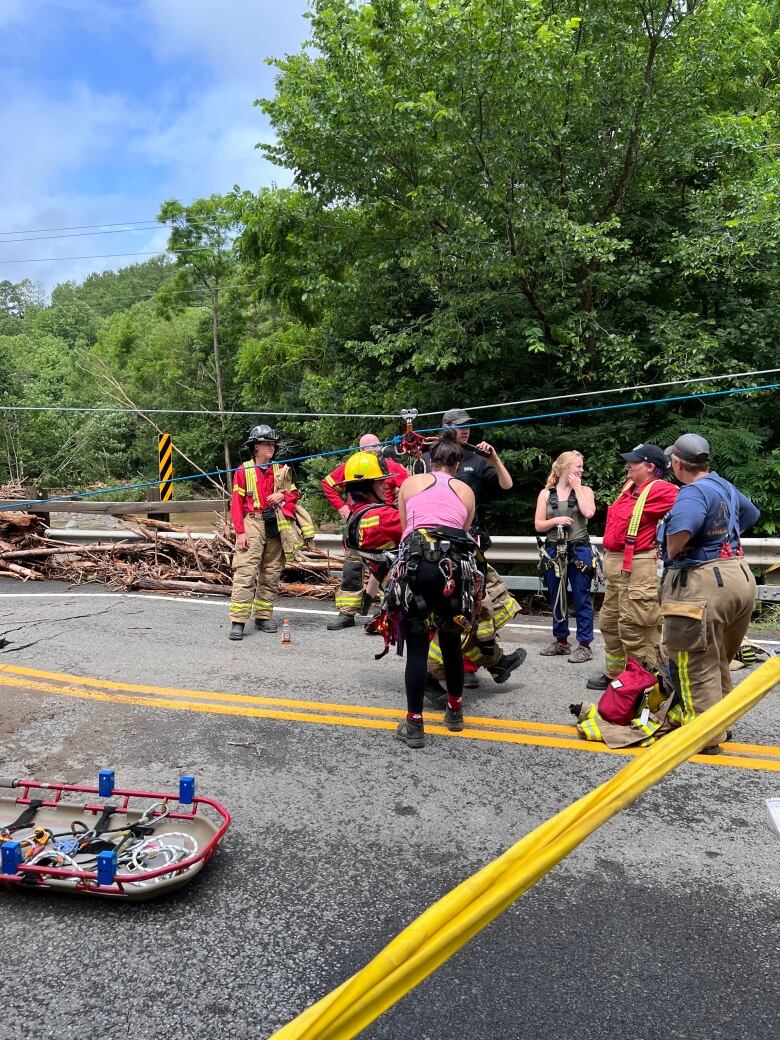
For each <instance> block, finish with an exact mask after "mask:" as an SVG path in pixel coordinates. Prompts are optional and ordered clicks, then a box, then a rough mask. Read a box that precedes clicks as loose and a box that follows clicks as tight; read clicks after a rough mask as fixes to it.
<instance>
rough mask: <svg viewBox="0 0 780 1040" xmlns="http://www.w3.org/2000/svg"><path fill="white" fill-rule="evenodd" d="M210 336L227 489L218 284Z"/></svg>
mask: <svg viewBox="0 0 780 1040" xmlns="http://www.w3.org/2000/svg"><path fill="white" fill-rule="evenodd" d="M211 338H212V343H213V346H214V378H215V380H216V384H217V407H218V408H219V411H220V416H219V421H220V423H221V425H222V448H223V451H224V455H225V469H226V470H228V472H227V473H226V474H225V477H226V480H227V486H228V491H232V490H233V478H232V474H231V473H230V470H232V468H233V466H232V464H231V462H230V445H229V443H228V435H227V429H226V427H225V396H224V394H223V393H222V365H221V364H220V359H219V286H218V285H215V286H214V289H213V290H212V294H211Z"/></svg>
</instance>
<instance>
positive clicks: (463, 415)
mask: <svg viewBox="0 0 780 1040" xmlns="http://www.w3.org/2000/svg"><path fill="white" fill-rule="evenodd" d="M441 422H442V426H465V425H466V424H467V423H470V422H471V416H470V415H469V413H468V412H467V411H466V409H465V408H450V409H449V411H446V412H445V413H444V416H443V418H442V421H441Z"/></svg>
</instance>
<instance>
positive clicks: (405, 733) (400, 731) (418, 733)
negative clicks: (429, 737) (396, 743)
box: [395, 719, 425, 748]
mask: <svg viewBox="0 0 780 1040" xmlns="http://www.w3.org/2000/svg"><path fill="white" fill-rule="evenodd" d="M395 735H396V737H397V738H398V739H399V740H402V741H403V742H404V744H406V746H407V747H411V748H418V747H425V728H424V726H423V724H422V722H410V721H409V719H404V720H403V721H402V722H399V723H398V727H397V729H396V731H395Z"/></svg>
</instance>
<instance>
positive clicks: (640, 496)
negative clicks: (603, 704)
mask: <svg viewBox="0 0 780 1040" xmlns="http://www.w3.org/2000/svg"><path fill="white" fill-rule="evenodd" d="M621 458H622V459H624V461H625V463H626V474H627V476H628V480H627V481H626V483H625V484H624V485H623V488H622V490H621V492H620V494H619V495H618V497H617V498H616V499H615V501H614V502H613V503H612V505H611V506H609V508H608V509H607V522H606V527H605V529H604V541H603V546H604V574H605V581H606V585H605V589H604V603H603V606H602V608H601V612H600V614H599V627H600V628H601V634H602V637H603V639H604V652H605V655H606V668H605V670H604V672H603V673H602V674H601V675H599V676H596V677H594V678H592V679H588V682H587V687H588V689H589V690H606V688H607V686H608V685H609V684H610V683H611V682H612V680H613V679H615V678H616V677H617V676H618V675H620V673H621V672H622V671H623V670H624V668H625V667H626V658H628V657H633V658H634V659H635V660H637V661H639V662H640V663H641V664H645V665H648V666H649V667H653V666H655V664H656V663H657V651H656V648H657V645H658V643H659V642H660V636H661V627H660V618H661V615H660V612H659V608H658V571H657V555H656V550H655V544H656V543H655V537H656V527H657V526H658V522H659V520H660V519H661V518H662V517H663V516H664V514H665V513H667V512H668V510H669V509H670V508H671V506H672V504H673V502H674V500H675V498H676V497H677V488H676V487H675V486H674V484H671V483H669V481H667V480H664V479H662V478H663V477H664V476H665V474H666V473H667V472H668V470H669V461H668V459H667V458H666V455H665V454H664V451H663V449H662V448H659V447H658V445H657V444H638V445H637V446H636V448H634V449H633V450H632V451H628V452H625V453H623V454H621Z"/></svg>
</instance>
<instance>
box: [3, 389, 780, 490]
mask: <svg viewBox="0 0 780 1040" xmlns="http://www.w3.org/2000/svg"><path fill="white" fill-rule="evenodd" d="M779 388H780V383H767V384H765V385H762V386H746V387H732V389H730V390H711V391H709V392H708V393H706V394H682V395H680V396H677V397H659V398H656V399H654V400H650V401H626V402H623V403H621V404H604V405H595V406H594V407H592V408H573V409H569V410H568V411H561V412H547V413H546V414H542V415H519V416H515V417H514V418H512V419H491V420H489V421H488V422H486V423H482V424H481V425H483V426H504V425H507V424H510V423H523V422H536V421H537V420H539V419H557V418H560V417H562V416H569V415H585V414H587V413H592V412H610V411H615V410H616V409H619V408H644V407H647V406H649V405H656V404H671V403H672V402H676V401H691V400H701V399H703V398H707V397H724V396H727V395H729V394H749V393H753V392H754V391H759V390H777V389H779ZM266 414H271V413H266ZM442 429H444V427H442V426H434V427H431V428H429V429H427V430H419V431H418V432H419V433H438V432H439V431H440V430H442ZM400 440H401V438H400V437H398V438H396V437H393V438H391V439H390V440H384V441H380V443H381V444H383V445H388V444H395V443H397V442H399V441H400ZM355 450H357V449H356V447H355V446H354V445H351V446H350V447H348V448H335V449H333V450H331V451H319V452H312V453H311V454H309V455H295V456H292V457H291V458H288V459H279V462H280V463H291V462H307V461H308V460H309V459H323V458H328V457H330V456H333V455H346V454H347V452H354V451H355ZM234 472H235V470H232V469H215V470H211V471H209V472H201V473H189V474H187V475H186V476H182V477H173V478H172V480H171V483H174V484H176V483H181V482H183V481H191V480H203V478H204V477H219V476H224V475H226V474H228V473H234ZM159 483H160V479H159V477H158V478H157V479H155V480H147V481H143V482H140V483H137V484H123V485H121V486H118V487H110V488H101V489H100V490H99V491H79V492H76V493H74V494H72V495H59V496H57V497H54V498H28V499H23V500H20V501H18V502H17V501H14V508H15V509H23V508H25V507H28V506H40V505H43V506H45V505H46V504H47V503H50V502H71V501H75V500H78V499H85V498H95V497H96V496H98V495H110V494H114V493H118V492H120V491H140V490H142V489H144V488H149V487H157V485H158V484H159ZM174 505H175V503H174Z"/></svg>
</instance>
